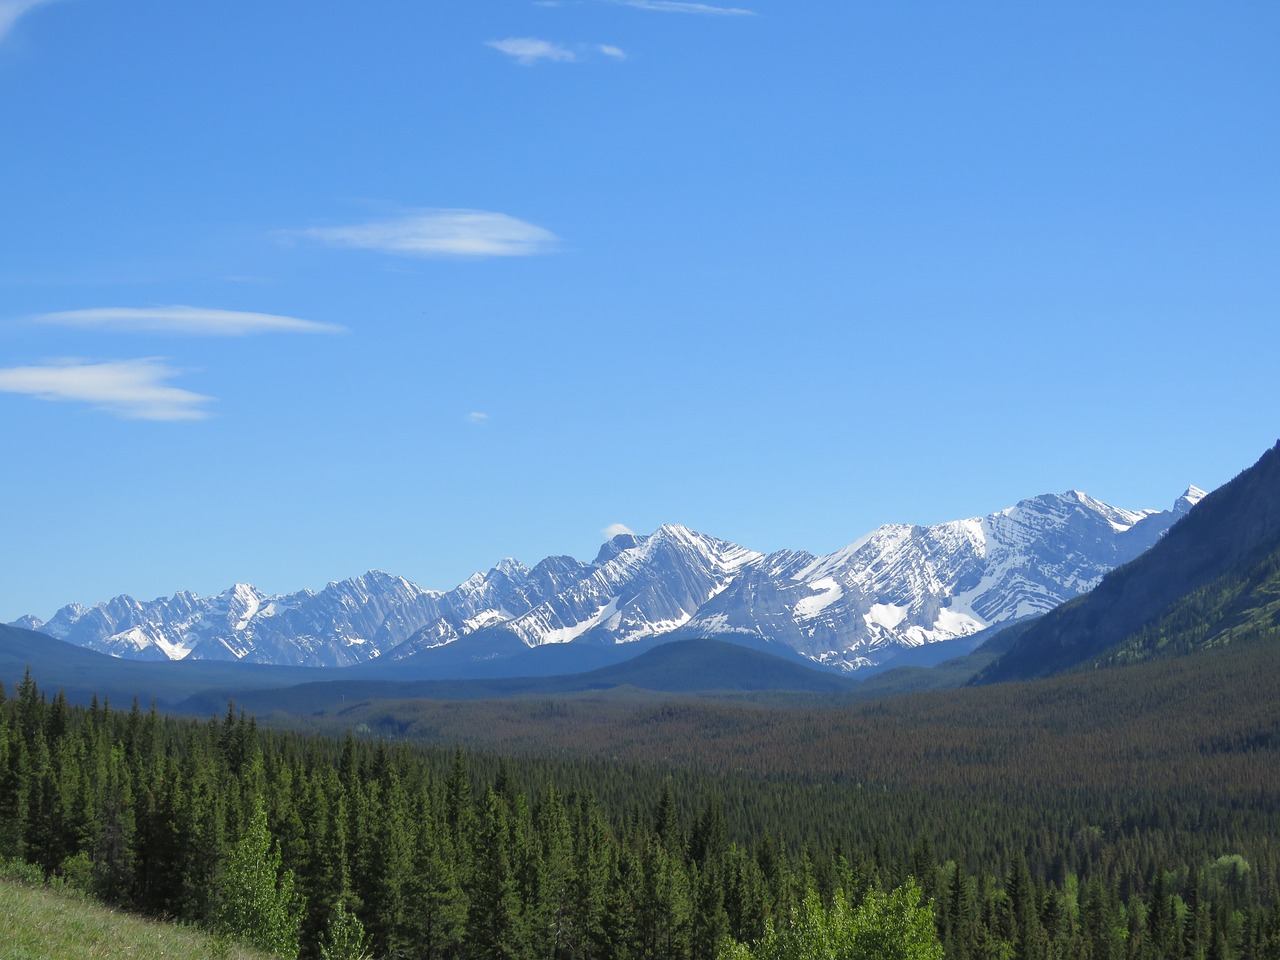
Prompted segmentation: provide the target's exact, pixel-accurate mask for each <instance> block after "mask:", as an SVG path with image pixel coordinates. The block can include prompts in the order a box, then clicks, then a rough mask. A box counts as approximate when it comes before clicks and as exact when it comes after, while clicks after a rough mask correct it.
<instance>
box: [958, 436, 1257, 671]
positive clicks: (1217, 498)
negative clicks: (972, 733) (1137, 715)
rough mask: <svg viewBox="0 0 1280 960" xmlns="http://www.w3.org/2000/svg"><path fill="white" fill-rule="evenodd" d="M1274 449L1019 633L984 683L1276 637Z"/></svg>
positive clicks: (992, 666) (989, 669) (994, 665)
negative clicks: (1088, 588) (1146, 547)
mask: <svg viewBox="0 0 1280 960" xmlns="http://www.w3.org/2000/svg"><path fill="white" fill-rule="evenodd" d="M1278 569H1280V444H1277V445H1276V446H1275V447H1273V448H1272V449H1271V450H1268V451H1267V452H1266V453H1265V454H1263V456H1262V458H1261V459H1260V460H1258V462H1257V463H1256V464H1254V465H1253V466H1252V467H1250V468H1249V469H1248V470H1245V471H1244V472H1243V473H1241V474H1240V475H1239V476H1237V477H1236V478H1235V479H1234V480H1232V481H1231V482H1230V483H1228V484H1226V485H1225V486H1223V487H1221V488H1220V489H1218V490H1216V491H1215V492H1213V493H1212V494H1209V495H1208V496H1206V497H1205V498H1204V499H1203V501H1202V502H1201V503H1199V504H1198V505H1197V506H1196V508H1195V509H1194V510H1192V511H1190V512H1189V513H1188V514H1187V516H1186V517H1185V518H1183V519H1182V520H1181V521H1179V522H1178V523H1177V524H1176V525H1175V526H1174V527H1173V528H1172V529H1171V530H1170V531H1169V532H1168V534H1167V535H1166V536H1165V537H1163V538H1162V539H1161V540H1160V542H1159V543H1157V544H1156V545H1155V546H1154V547H1153V548H1152V549H1151V550H1150V551H1148V552H1147V553H1145V554H1144V555H1142V556H1141V557H1139V558H1138V559H1136V560H1134V561H1133V562H1131V563H1129V564H1126V565H1125V566H1122V567H1120V568H1119V569H1117V570H1114V571H1113V572H1111V573H1110V574H1108V575H1107V576H1106V577H1104V578H1103V580H1102V583H1101V584H1100V585H1099V586H1098V587H1097V588H1096V589H1095V590H1093V591H1092V592H1091V593H1089V594H1088V595H1086V596H1083V597H1080V598H1079V599H1077V600H1074V601H1072V602H1070V603H1067V604H1064V605H1063V606H1061V607H1059V608H1058V609H1056V610H1054V611H1052V612H1050V613H1049V614H1047V615H1046V616H1044V617H1043V618H1041V620H1039V621H1038V622H1037V623H1036V624H1035V625H1034V626H1033V627H1032V628H1031V629H1028V630H1027V631H1026V632H1025V633H1023V634H1022V635H1021V636H1020V637H1019V638H1018V639H1017V640H1016V641H1015V642H1014V643H1013V645H1012V647H1011V648H1010V649H1009V651H1008V652H1007V653H1005V654H1004V655H1003V656H1002V657H1001V658H1000V659H999V660H997V661H996V662H995V663H994V664H992V665H991V666H990V667H988V668H987V669H986V670H985V671H984V672H983V673H982V674H981V677H980V679H981V680H983V681H986V682H992V681H999V680H1011V679H1018V678H1024V677H1038V676H1048V675H1051V674H1053V673H1057V672H1060V671H1062V670H1067V669H1071V668H1073V667H1076V666H1079V665H1082V664H1091V663H1095V662H1128V661H1133V660H1138V659H1145V658H1149V657H1151V656H1156V655H1160V654H1165V653H1172V652H1185V651H1187V650H1191V649H1195V648H1199V647H1206V646H1213V645H1216V644H1221V643H1224V642H1227V641H1230V640H1232V639H1243V638H1245V637H1276V636H1280V575H1278V572H1277V571H1278Z"/></svg>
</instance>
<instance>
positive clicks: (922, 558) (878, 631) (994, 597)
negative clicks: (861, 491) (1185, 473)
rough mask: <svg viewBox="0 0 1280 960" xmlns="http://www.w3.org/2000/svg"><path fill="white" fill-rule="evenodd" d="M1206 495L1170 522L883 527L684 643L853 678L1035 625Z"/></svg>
mask: <svg viewBox="0 0 1280 960" xmlns="http://www.w3.org/2000/svg"><path fill="white" fill-rule="evenodd" d="M1203 496H1204V492H1203V491H1201V490H1198V489H1197V488H1195V487H1192V488H1190V489H1189V490H1188V491H1187V492H1186V493H1185V494H1184V495H1183V496H1182V497H1180V498H1179V499H1178V501H1177V503H1176V504H1175V505H1174V508H1173V509H1172V510H1167V511H1164V512H1160V513H1157V512H1155V511H1152V510H1143V511H1130V510H1121V509H1119V508H1116V507H1112V506H1109V505H1108V504H1105V503H1102V502H1101V501H1098V500H1095V499H1093V498H1092V497H1089V496H1087V495H1086V494H1083V493H1080V492H1079V491H1070V492H1068V493H1063V494H1047V495H1045V496H1040V497H1035V498H1032V499H1030V500H1023V501H1022V502H1021V503H1019V504H1017V505H1016V506H1014V507H1010V508H1008V509H1007V510H1002V511H1000V512H999V513H994V514H991V515H989V516H986V517H974V518H971V519H968V520H955V521H952V522H950V523H942V524H938V525H937V526H932V527H917V526H906V525H902V524H890V525H886V526H883V527H880V528H878V529H877V530H874V531H872V533H870V534H869V535H867V536H866V537H863V538H862V539H860V540H858V541H856V542H854V543H852V544H850V545H849V546H847V547H845V548H844V549H842V550H838V551H836V552H835V553H833V554H830V555H829V556H825V557H811V556H808V555H804V554H796V553H793V552H789V551H788V552H783V553H779V554H774V555H771V556H769V557H766V558H765V560H764V562H763V563H762V564H760V565H759V567H758V568H757V569H754V570H752V571H751V572H750V574H749V575H747V576H744V577H742V578H740V579H739V580H738V581H737V582H735V583H734V584H733V585H731V586H730V587H729V588H728V589H727V590H725V591H724V592H723V593H722V594H721V595H719V596H718V597H716V598H715V599H714V600H712V601H710V602H708V603H707V604H705V605H704V606H703V607H702V609H701V610H699V611H698V615H697V616H696V617H694V618H693V619H692V620H691V621H690V622H689V623H688V624H687V625H686V626H685V627H684V628H683V629H682V630H681V631H680V635H681V636H695V635H696V636H719V637H721V638H723V639H729V638H730V637H731V635H733V634H741V635H750V636H755V637H760V638H762V639H769V640H773V641H781V642H782V643H785V644H786V645H787V646H789V647H791V648H792V649H794V650H796V651H797V652H798V653H801V654H802V655H804V656H806V657H808V658H810V659H813V660H816V661H818V662H820V663H824V664H828V665H832V666H839V667H840V668H841V669H846V670H851V669H857V668H858V667H862V666H867V665H869V664H873V663H878V662H880V661H882V660H884V659H885V658H886V656H890V655H892V653H893V652H895V648H902V647H914V646H921V645H923V644H926V643H932V642H936V641H939V640H949V639H953V638H956V637H963V636H968V635H971V634H974V633H977V632H978V631H980V630H982V629H985V628H986V627H988V626H991V625H993V624H998V623H1005V622H1011V621H1014V620H1018V619H1022V618H1024V617H1030V616H1035V615H1038V614H1041V613H1044V612H1046V611H1048V610H1050V609H1052V608H1053V607H1055V606H1057V605H1058V604H1060V603H1062V602H1063V601H1065V600H1069V599H1071V598H1072V597H1075V596H1078V595H1079V594H1081V593H1085V592H1087V591H1089V590H1091V589H1093V587H1095V586H1096V585H1097V584H1098V582H1099V581H1100V580H1101V579H1102V577H1103V576H1104V575H1105V574H1106V573H1107V572H1108V571H1110V570H1111V569H1113V568H1115V567H1117V566H1119V565H1121V564H1123V563H1127V562H1128V561H1129V560H1132V559H1134V558H1135V557H1137V556H1138V555H1139V554H1141V553H1142V552H1143V551H1145V550H1147V549H1148V548H1149V547H1151V546H1152V545H1153V544H1154V543H1155V542H1156V540H1158V539H1159V538H1160V536H1161V534H1163V533H1164V531H1165V530H1167V529H1168V528H1169V527H1170V526H1171V525H1172V524H1173V523H1174V521H1176V520H1177V519H1178V518H1179V517H1180V516H1182V515H1183V514H1184V513H1185V512H1186V511H1187V510H1189V509H1190V508H1191V507H1192V506H1193V505H1194V504H1195V503H1196V502H1197V501H1198V500H1199V499H1200V498H1201V497H1203Z"/></svg>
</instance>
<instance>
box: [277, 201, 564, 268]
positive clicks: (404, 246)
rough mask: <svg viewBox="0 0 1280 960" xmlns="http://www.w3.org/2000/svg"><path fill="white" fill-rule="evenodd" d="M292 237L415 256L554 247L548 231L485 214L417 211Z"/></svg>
mask: <svg viewBox="0 0 1280 960" xmlns="http://www.w3.org/2000/svg"><path fill="white" fill-rule="evenodd" d="M291 235H292V236H302V237H308V238H310V239H312V240H319V241H321V242H322V243H328V244H332V245H333V246H338V247H357V248H360V249H363V250H380V251H382V252H383V253H398V254H404V255H407V256H415V257H527V256H532V255H534V254H539V253H549V252H551V251H552V250H553V249H555V246H556V244H557V242H558V238H557V237H556V235H555V234H554V233H552V232H551V231H550V230H544V229H543V228H542V227H538V226H534V225H533V224H532V223H526V222H525V221H523V220H518V219H516V218H515V217H509V216H507V215H506V214H505V213H491V212H489V211H487V210H417V211H412V212H409V213H406V214H404V215H402V216H400V217H397V218H395V219H393V220H382V221H378V222H374V223H361V224H355V225H353V226H347V227H317V228H315V229H311V230H297V231H293V232H292V233H291Z"/></svg>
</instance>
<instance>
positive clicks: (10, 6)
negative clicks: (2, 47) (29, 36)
mask: <svg viewBox="0 0 1280 960" xmlns="http://www.w3.org/2000/svg"><path fill="white" fill-rule="evenodd" d="M49 2H50V0H0V40H4V38H5V37H7V36H8V35H9V31H10V30H12V29H13V25H14V24H15V23H17V22H18V18H19V17H21V16H22V15H23V14H24V13H26V12H27V11H28V10H34V9H35V8H36V7H39V6H43V5H44V4H46V3H49Z"/></svg>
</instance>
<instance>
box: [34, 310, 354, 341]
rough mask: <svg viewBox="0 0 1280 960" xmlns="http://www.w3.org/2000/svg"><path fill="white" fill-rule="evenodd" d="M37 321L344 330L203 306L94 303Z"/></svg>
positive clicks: (228, 330)
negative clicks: (124, 305) (129, 305)
mask: <svg viewBox="0 0 1280 960" xmlns="http://www.w3.org/2000/svg"><path fill="white" fill-rule="evenodd" d="M32 319H33V320H34V321H35V322H37V323H43V324H50V325H53V326H63V327H80V328H83V329H100V330H130V331H146V332H150V333H185V334H193V335H205V336H218V337H242V336H246V335H248V334H251V333H343V332H345V331H346V327H343V326H340V325H338V324H336V323H318V322H316V321H314V320H300V319H298V318H297V317H285V316H279V315H277V314H273V313H250V312H247V311H243V310H212V309H208V308H205V307H188V306H182V305H175V306H169V307H95V308H93V309H90V310H61V311H58V312H56V313H42V314H38V315H37V316H35V317H32Z"/></svg>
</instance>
